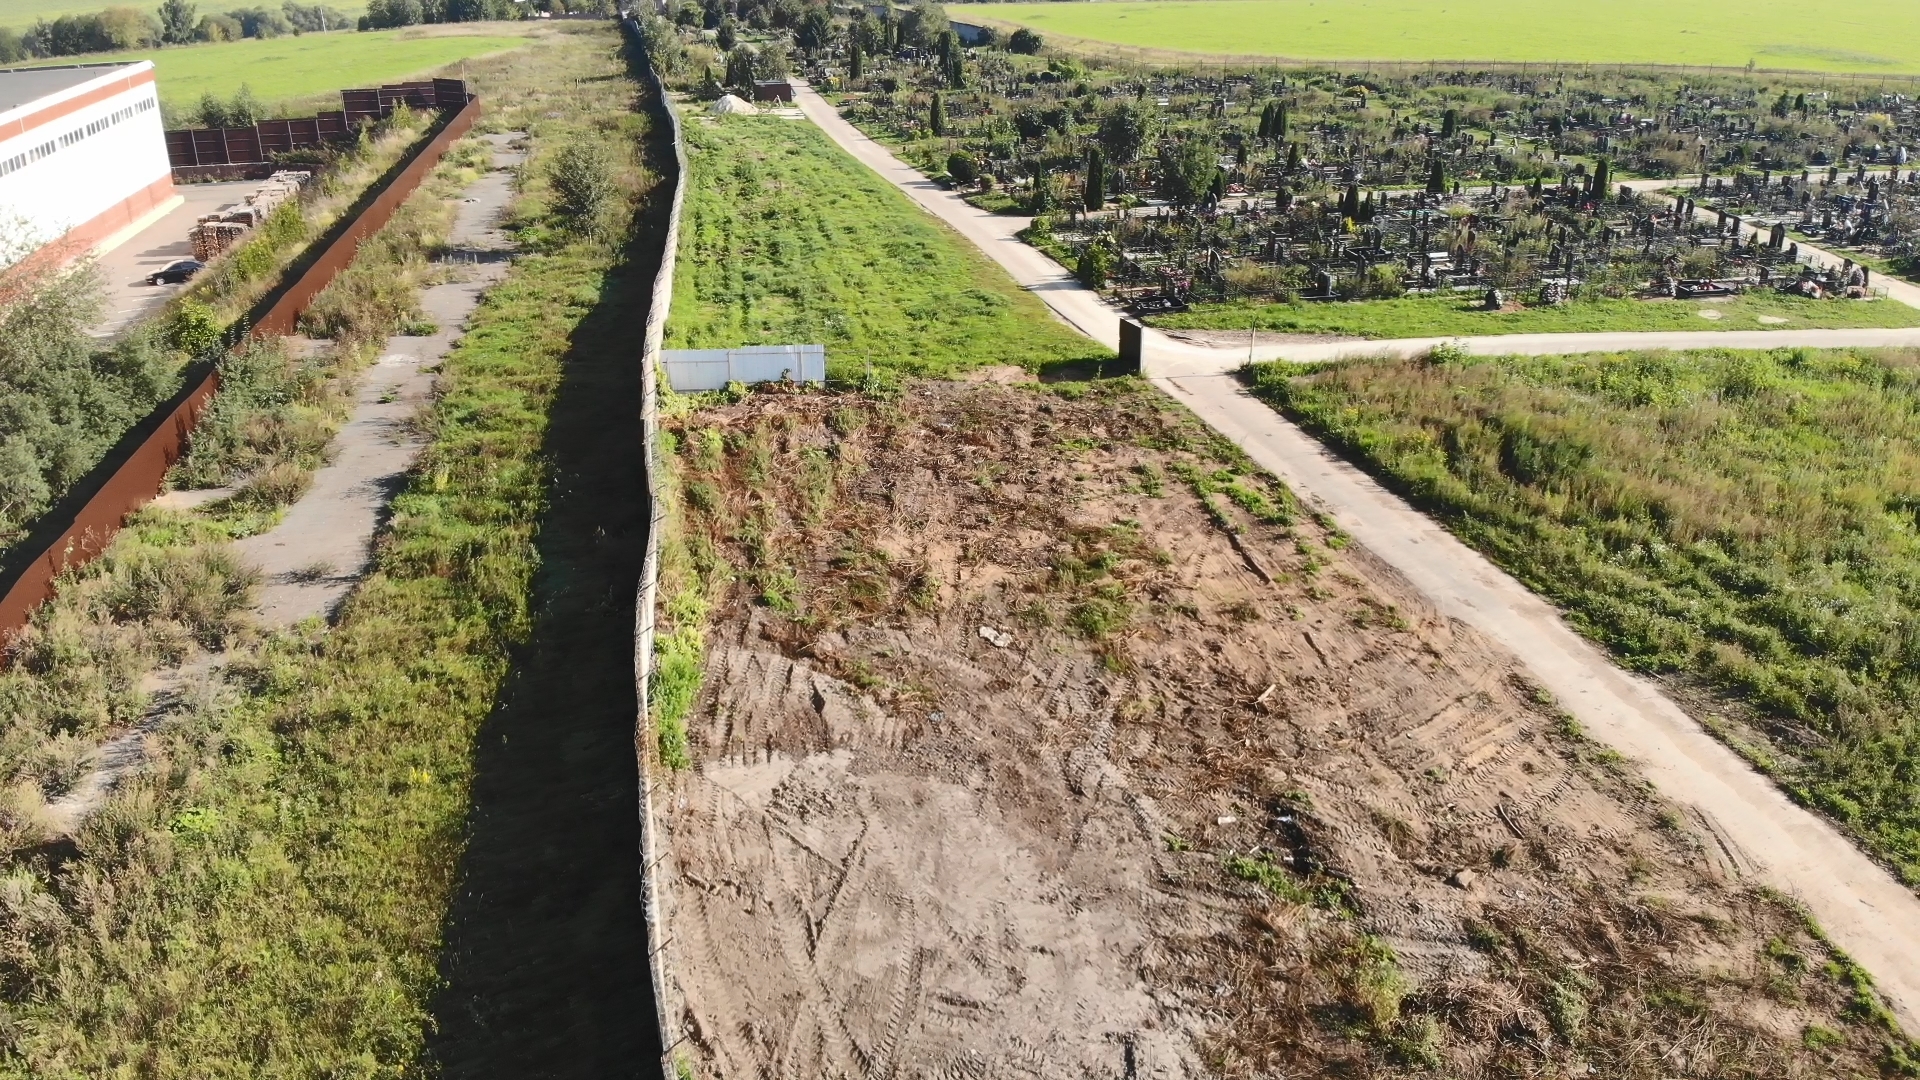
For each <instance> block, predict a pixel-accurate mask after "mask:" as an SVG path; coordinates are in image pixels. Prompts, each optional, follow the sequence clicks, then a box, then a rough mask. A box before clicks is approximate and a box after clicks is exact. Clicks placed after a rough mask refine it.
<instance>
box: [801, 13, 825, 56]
mask: <svg viewBox="0 0 1920 1080" xmlns="http://www.w3.org/2000/svg"><path fill="white" fill-rule="evenodd" d="M832 37H833V20H832V19H831V18H829V17H828V15H827V13H826V12H825V11H824V10H822V9H820V8H808V9H807V13H806V14H805V15H803V16H801V17H800V26H799V28H798V29H796V30H794V32H793V43H794V44H796V45H798V46H800V47H801V48H802V49H805V50H806V51H808V52H816V51H818V50H820V49H824V48H826V47H827V42H828V41H830V40H831V39H832Z"/></svg>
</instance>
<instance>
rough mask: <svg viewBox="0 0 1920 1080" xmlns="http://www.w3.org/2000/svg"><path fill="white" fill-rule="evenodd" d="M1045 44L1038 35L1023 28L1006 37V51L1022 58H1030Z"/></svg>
mask: <svg viewBox="0 0 1920 1080" xmlns="http://www.w3.org/2000/svg"><path fill="white" fill-rule="evenodd" d="M1045 43H1046V42H1045V39H1043V38H1042V37H1041V36H1040V35H1039V34H1036V33H1034V32H1033V31H1031V30H1029V29H1027V28H1026V27H1024V26H1023V27H1021V28H1020V29H1018V30H1015V31H1014V32H1013V33H1012V34H1011V35H1009V36H1008V37H1007V51H1008V52H1016V53H1020V54H1021V55H1023V56H1032V55H1033V54H1035V53H1037V52H1039V51H1040V48H1041V46H1042V45H1044V44H1045Z"/></svg>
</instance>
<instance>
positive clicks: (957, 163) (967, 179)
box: [947, 152, 980, 184]
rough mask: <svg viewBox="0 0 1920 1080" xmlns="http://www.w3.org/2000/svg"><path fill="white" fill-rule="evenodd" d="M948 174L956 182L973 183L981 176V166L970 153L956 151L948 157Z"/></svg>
mask: <svg viewBox="0 0 1920 1080" xmlns="http://www.w3.org/2000/svg"><path fill="white" fill-rule="evenodd" d="M947 176H949V177H950V178H952V180H953V182H954V183H956V184H971V183H973V182H974V181H975V180H978V179H979V178H980V168H979V166H977V165H975V164H974V163H973V158H972V157H971V156H970V155H967V154H962V153H958V152H956V153H953V154H950V155H948V157H947Z"/></svg>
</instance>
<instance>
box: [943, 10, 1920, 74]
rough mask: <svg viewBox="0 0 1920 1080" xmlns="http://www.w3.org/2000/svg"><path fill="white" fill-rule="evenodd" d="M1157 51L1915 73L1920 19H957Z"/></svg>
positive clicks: (1731, 13)
mask: <svg viewBox="0 0 1920 1080" xmlns="http://www.w3.org/2000/svg"><path fill="white" fill-rule="evenodd" d="M956 11H957V12H964V13H966V14H958V13H957V14H956V17H957V18H961V19H963V20H964V19H965V17H966V15H981V16H986V17H988V18H992V19H996V20H1003V21H1006V22H1013V23H1020V24H1022V25H1026V26H1031V27H1033V28H1034V29H1036V30H1039V31H1041V32H1042V33H1043V34H1047V33H1051V34H1056V35H1065V36H1071V37H1075V38H1084V39H1089V40H1091V41H1096V42H1103V43H1110V44H1115V45H1124V46H1132V47H1135V48H1143V49H1149V50H1177V51H1183V52H1192V53H1215V54H1227V55H1235V56H1249V55H1253V56H1284V57H1289V58H1293V59H1301V60H1399V61H1430V60H1434V59H1436V58H1438V59H1440V60H1449V61H1451V60H1508V61H1525V62H1531V63H1541V62H1554V61H1565V62H1569V63H1658V64H1690V65H1718V66H1722V67H1744V66H1745V65H1746V64H1747V63H1748V62H1749V61H1752V62H1753V63H1755V64H1757V65H1759V66H1760V67H1763V68H1790V69H1806V70H1816V71H1866V72H1875V73H1879V72H1916V71H1920V7H1916V6H1915V5H1913V4H1910V3H1903V2H1901V0H1864V2H1863V3H1859V4H1853V5H1849V6H1847V7H1845V8H1822V7H1818V6H1815V5H1808V4H1800V3H1794V2H1793V0H1747V2H1743V3H1738V4H1735V3H1726V2H1713V3H1704V4H1666V3H1660V2H1658V0H1619V2H1616V3H1611V4H1571V5H1561V6H1556V7H1553V8H1551V9H1544V8H1542V7H1541V6H1540V5H1539V4H1537V3H1533V2H1531V0H1341V2H1338V3H1335V2H1333V0H1139V2H1131V0H1129V2H1115V3H1099V4H1093V3H1029V4H983V5H979V6H972V5H969V6H967V7H965V8H961V9H956Z"/></svg>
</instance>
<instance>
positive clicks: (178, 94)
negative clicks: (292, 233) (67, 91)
mask: <svg viewBox="0 0 1920 1080" xmlns="http://www.w3.org/2000/svg"><path fill="white" fill-rule="evenodd" d="M466 27H472V28H473V29H465V28H466ZM523 28H524V29H523ZM531 29H533V27H532V25H531V24H524V23H477V24H476V23H468V24H461V27H460V28H458V29H456V28H454V27H447V28H441V27H434V28H432V29H430V30H423V29H420V28H417V27H416V28H409V29H406V30H381V31H375V32H372V33H366V34H361V33H343V34H305V35H302V36H300V37H283V38H268V39H264V40H261V39H252V40H247V41H230V42H223V43H221V44H218V45H187V46H182V47H180V48H173V49H146V50H138V51H133V52H126V53H113V54H111V58H112V59H115V60H151V61H153V66H154V71H155V74H156V76H157V78H158V80H159V83H160V99H161V101H163V102H164V103H165V104H167V105H168V106H170V107H172V108H176V109H178V108H185V107H188V106H191V105H193V104H194V103H195V102H198V101H199V100H200V97H201V95H203V94H209V93H211V94H218V95H219V96H221V97H230V96H231V95H232V94H233V92H234V91H236V90H238V89H240V86H241V84H243V83H244V84H245V85H247V86H248V87H250V88H251V89H252V90H253V93H254V96H255V97H257V98H259V99H260V100H261V101H264V102H266V103H268V104H273V103H274V102H280V101H289V100H294V99H297V98H305V97H312V96H314V95H316V94H327V93H331V92H332V91H335V90H341V89H345V88H347V87H354V86H378V85H379V84H381V83H390V82H399V81H400V80H402V79H406V78H408V77H410V76H414V75H424V74H426V73H427V72H430V71H434V70H437V69H439V68H443V67H446V66H447V65H448V64H452V63H455V62H457V61H460V60H469V59H472V58H474V57H477V56H486V55H489V54H492V53H498V52H504V51H506V50H508V49H517V48H521V47H523V46H525V45H526V44H527V37H526V33H525V31H526V30H531ZM98 59H104V57H61V58H60V59H59V60H57V61H48V63H73V62H74V61H75V60H82V61H88V60H98ZM334 107H335V108H338V107H339V106H337V105H336V106H334Z"/></svg>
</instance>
